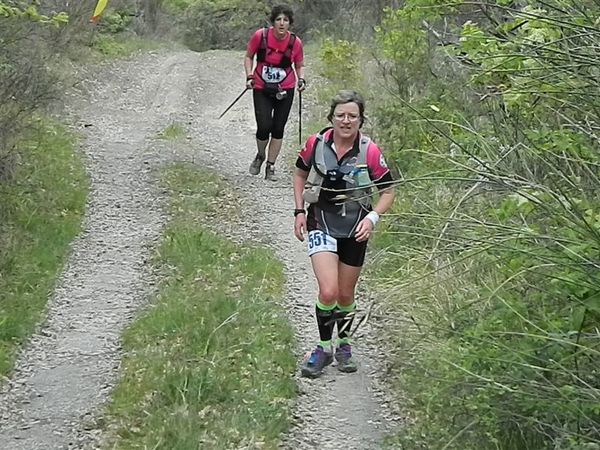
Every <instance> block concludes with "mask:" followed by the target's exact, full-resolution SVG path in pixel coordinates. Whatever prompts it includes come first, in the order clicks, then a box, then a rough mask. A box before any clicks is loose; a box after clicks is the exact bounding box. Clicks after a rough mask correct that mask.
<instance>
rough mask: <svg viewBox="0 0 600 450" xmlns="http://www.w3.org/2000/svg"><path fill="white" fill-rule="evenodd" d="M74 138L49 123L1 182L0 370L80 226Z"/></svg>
mask: <svg viewBox="0 0 600 450" xmlns="http://www.w3.org/2000/svg"><path fill="white" fill-rule="evenodd" d="M74 145H75V137H74V136H73V135H72V134H70V133H68V132H67V131H66V130H65V129H64V128H63V127H61V126H60V125H58V124H56V123H52V122H50V121H40V122H39V123H38V124H37V126H36V128H35V130H34V131H31V132H30V133H29V135H28V136H27V137H26V138H24V139H23V140H22V141H21V142H20V143H19V144H18V146H17V148H16V149H14V150H13V151H14V152H15V153H14V154H16V155H18V158H17V163H16V164H15V165H14V169H15V171H14V175H13V177H10V178H9V179H3V180H2V181H0V374H1V375H7V374H8V373H9V372H10V370H11V369H12V367H13V364H14V359H15V355H16V352H17V350H18V348H19V346H20V344H22V343H23V341H24V340H26V339H27V338H28V337H29V336H30V335H31V333H32V332H33V330H34V328H35V326H36V324H37V323H38V322H39V320H40V318H41V316H42V314H43V312H44V310H45V308H46V304H47V301H48V298H49V297H50V295H51V293H52V291H53V290H54V285H55V282H56V279H57V277H58V275H59V273H60V271H61V269H62V267H63V264H64V262H65V260H66V256H67V254H68V251H69V244H70V243H71V241H72V240H73V238H74V237H75V236H76V235H77V234H78V232H79V231H80V226H81V220H82V217H83V213H84V209H85V200H86V196H87V192H88V179H87V176H86V174H85V169H84V166H83V163H82V160H81V158H80V156H79V154H78V153H77V152H75V151H74Z"/></svg>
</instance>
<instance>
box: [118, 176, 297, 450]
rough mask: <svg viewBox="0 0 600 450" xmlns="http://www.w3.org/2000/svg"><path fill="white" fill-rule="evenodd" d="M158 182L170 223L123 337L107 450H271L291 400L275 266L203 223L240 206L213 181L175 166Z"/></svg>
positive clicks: (287, 342) (287, 336)
mask: <svg viewBox="0 0 600 450" xmlns="http://www.w3.org/2000/svg"><path fill="white" fill-rule="evenodd" d="M163 179H164V183H165V186H166V187H167V188H168V189H169V191H170V193H171V196H172V205H171V206H172V207H171V212H172V218H171V221H170V223H169V225H168V226H167V227H166V229H165V230H164V234H163V237H162V243H161V244H160V246H159V248H158V249H157V254H156V258H155V263H156V264H157V266H158V268H159V269H160V270H161V271H162V273H163V275H164V278H163V280H162V282H161V283H160V287H159V291H158V294H157V297H156V298H155V299H154V301H153V302H152V303H151V306H150V307H149V308H148V310H147V311H146V312H145V313H144V314H142V315H141V317H140V318H139V319H138V320H137V321H136V322H135V323H134V324H133V325H132V326H131V327H130V328H129V329H128V330H127V331H126V333H125V336H124V350H125V353H126V357H125V358H124V361H123V371H122V378H121V380H120V383H119V385H118V387H117V388H116V390H115V392H114V397H113V402H112V404H111V405H110V406H109V414H108V420H109V422H112V424H113V426H114V429H116V435H115V436H114V439H113V442H111V443H110V448H119V449H133V448H140V449H142V448H152V449H170V450H171V449H181V450H184V449H185V450H188V449H196V448H211V449H231V448H258V447H261V448H276V447H277V443H278V436H279V435H280V434H281V433H282V432H284V431H285V430H286V429H287V427H288V413H289V406H290V400H291V399H293V398H294V396H295V383H294V382H293V379H292V373H293V370H294V367H295V359H294V357H293V355H292V352H291V351H290V349H291V346H292V339H293V334H292V331H291V329H290V327H289V324H288V323H287V321H286V319H285V318H284V316H283V314H282V311H281V308H280V306H279V304H278V303H277V299H278V298H279V297H280V296H281V293H282V288H283V282H284V278H283V272H282V265H281V264H280V263H279V262H278V261H276V260H275V259H273V257H272V256H271V255H270V252H268V251H267V250H266V249H261V248H256V247H246V246H243V245H240V244H237V243H233V242H231V241H229V240H227V239H225V238H224V237H222V236H220V235H218V234H215V233H214V232H212V231H209V229H207V228H205V227H204V225H205V224H206V222H207V221H209V220H216V221H217V222H214V223H213V224H214V225H215V226H217V227H218V224H219V222H218V221H222V220H227V219H229V218H231V217H230V216H231V215H232V214H235V211H237V210H236V207H235V194H234V193H233V192H232V191H230V190H228V188H227V187H226V186H224V185H223V184H222V182H220V181H219V179H218V178H217V177H216V176H215V175H213V174H211V173H209V172H206V171H199V170H198V169H197V168H195V167H193V166H191V165H178V166H175V167H172V168H170V169H168V170H167V171H166V172H165V174H164V177H163ZM215 198H216V199H217V200H216V201H215V200H213V199H215ZM214 216H216V217H217V218H216V219H209V217H214ZM111 428H112V427H111Z"/></svg>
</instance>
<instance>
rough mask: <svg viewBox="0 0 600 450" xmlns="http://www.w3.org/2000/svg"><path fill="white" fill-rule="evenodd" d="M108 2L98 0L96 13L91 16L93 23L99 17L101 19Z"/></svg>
mask: <svg viewBox="0 0 600 450" xmlns="http://www.w3.org/2000/svg"><path fill="white" fill-rule="evenodd" d="M107 4H108V0H98V4H97V5H96V9H94V15H93V16H92V18H91V21H92V22H93V23H96V22H98V19H100V14H102V11H104V8H106V5H107Z"/></svg>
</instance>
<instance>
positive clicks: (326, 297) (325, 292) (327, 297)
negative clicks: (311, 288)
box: [319, 287, 339, 305]
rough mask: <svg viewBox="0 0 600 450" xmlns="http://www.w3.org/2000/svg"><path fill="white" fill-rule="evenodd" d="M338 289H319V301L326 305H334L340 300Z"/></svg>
mask: <svg viewBox="0 0 600 450" xmlns="http://www.w3.org/2000/svg"><path fill="white" fill-rule="evenodd" d="M338 294H339V292H338V290H337V287H326V288H321V289H319V300H320V301H321V303H323V304H324V305H332V304H334V303H335V302H336V301H337V300H338Z"/></svg>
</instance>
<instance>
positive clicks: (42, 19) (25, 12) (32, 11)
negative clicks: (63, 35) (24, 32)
mask: <svg viewBox="0 0 600 450" xmlns="http://www.w3.org/2000/svg"><path fill="white" fill-rule="evenodd" d="M0 17H4V18H6V19H11V18H13V19H14V18H21V19H26V20H28V21H31V22H37V23H41V24H50V25H53V26H55V27H59V26H61V25H64V24H66V23H68V21H69V16H68V14H66V13H65V12H60V13H56V14H53V15H50V16H48V15H44V14H41V13H40V12H39V11H38V8H37V7H36V6H35V5H33V4H32V5H23V6H15V5H14V4H7V3H5V2H0Z"/></svg>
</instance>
